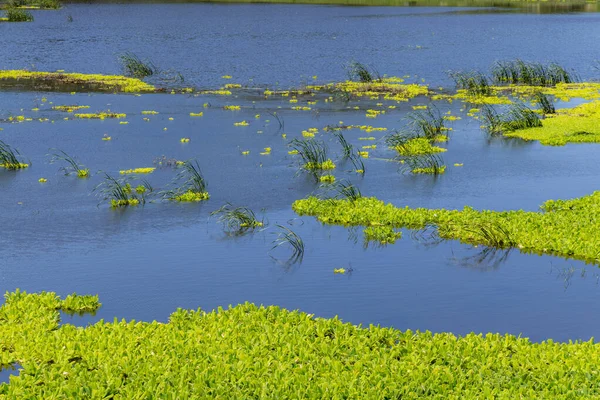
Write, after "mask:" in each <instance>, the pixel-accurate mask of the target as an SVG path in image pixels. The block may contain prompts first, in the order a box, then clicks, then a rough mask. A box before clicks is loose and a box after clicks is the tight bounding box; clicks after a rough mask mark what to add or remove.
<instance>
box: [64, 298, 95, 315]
mask: <svg viewBox="0 0 600 400" xmlns="http://www.w3.org/2000/svg"><path fill="white" fill-rule="evenodd" d="M100 306H101V303H100V299H99V298H98V295H95V296H92V295H85V296H79V295H77V294H75V293H73V294H70V295H68V296H67V297H65V299H64V300H63V301H62V302H61V305H60V309H61V310H62V311H64V312H66V313H69V314H75V313H77V314H84V313H94V312H96V311H97V310H98V309H99V308H100Z"/></svg>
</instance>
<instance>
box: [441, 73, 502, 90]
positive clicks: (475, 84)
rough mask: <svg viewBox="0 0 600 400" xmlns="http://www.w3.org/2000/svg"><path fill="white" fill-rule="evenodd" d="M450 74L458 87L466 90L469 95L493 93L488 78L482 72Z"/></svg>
mask: <svg viewBox="0 0 600 400" xmlns="http://www.w3.org/2000/svg"><path fill="white" fill-rule="evenodd" d="M449 75H450V77H451V78H452V79H453V80H454V82H455V83H456V88H457V89H463V90H466V91H467V93H468V94H469V95H472V96H489V95H490V94H492V88H491V87H490V84H489V82H488V78H487V77H486V76H485V75H484V74H482V73H481V72H478V71H470V72H451V73H450V74H449Z"/></svg>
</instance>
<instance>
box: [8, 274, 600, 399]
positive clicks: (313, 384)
mask: <svg viewBox="0 0 600 400" xmlns="http://www.w3.org/2000/svg"><path fill="white" fill-rule="evenodd" d="M335 272H337V273H344V272H346V270H345V269H343V268H338V269H337V271H335ZM5 298H6V302H5V303H4V304H3V305H2V307H1V308H0V337H2V346H1V347H0V360H2V361H1V363H2V366H4V367H8V366H10V365H12V364H16V363H18V364H19V369H20V371H19V374H18V375H17V376H11V377H10V383H2V384H0V393H1V395H2V396H4V397H6V398H30V399H34V398H35V399H48V398H82V397H95V395H96V394H97V397H98V398H101V397H107V398H108V397H114V398H124V399H137V398H151V397H155V396H156V394H157V393H160V394H161V395H162V396H165V397H176V398H202V397H206V398H223V399H249V398H307V399H308V398H310V399H321V398H335V399H338V398H340V399H341V398H353V399H358V398H361V399H375V398H382V399H383V398H425V397H431V398H485V397H489V396H497V397H499V398H506V399H515V398H579V397H596V396H598V395H599V389H598V385H597V383H596V380H595V379H593V377H594V376H595V375H597V373H598V367H597V359H598V357H600V350H599V347H598V345H597V344H595V343H594V341H593V340H590V341H588V342H581V341H575V342H569V343H558V342H554V341H552V340H548V341H544V342H541V343H532V342H530V341H529V339H527V338H522V337H515V336H512V335H500V334H487V335H481V334H475V333H470V334H467V335H466V336H455V335H453V334H451V333H436V334H433V333H431V332H428V331H427V332H419V331H411V330H407V331H404V332H403V331H399V330H396V329H392V328H383V327H379V326H375V325H370V326H369V327H367V328H363V327H360V326H354V325H352V324H348V323H343V322H342V321H341V320H339V319H338V318H332V319H325V318H315V316H313V315H311V314H306V313H302V312H300V311H288V310H285V309H282V308H279V307H276V306H269V307H264V306H260V307H259V306H256V305H253V304H250V303H245V304H240V305H237V306H235V307H230V308H228V309H222V308H219V309H217V310H214V311H211V312H205V311H202V310H200V309H198V310H183V309H178V310H177V311H175V312H174V313H172V314H171V315H170V317H169V319H168V322H167V323H160V322H156V321H154V322H140V321H126V320H118V319H116V318H115V320H114V321H111V322H105V321H100V322H97V323H96V324H94V325H90V326H86V327H75V326H73V325H71V324H68V323H64V324H61V321H60V312H59V311H58V310H61V309H62V307H63V305H64V302H65V301H66V300H64V301H63V300H61V299H60V298H59V297H58V296H57V295H56V294H54V293H39V294H26V293H25V292H20V291H16V292H13V293H7V294H6V295H5ZM83 303H84V304H85V302H83ZM98 306H99V304H98ZM590 377H592V378H590Z"/></svg>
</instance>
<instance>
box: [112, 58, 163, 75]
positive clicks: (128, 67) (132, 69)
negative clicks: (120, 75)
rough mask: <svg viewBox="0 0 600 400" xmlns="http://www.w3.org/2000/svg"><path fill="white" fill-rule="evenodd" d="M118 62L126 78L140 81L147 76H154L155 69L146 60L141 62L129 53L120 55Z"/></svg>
mask: <svg viewBox="0 0 600 400" xmlns="http://www.w3.org/2000/svg"><path fill="white" fill-rule="evenodd" d="M119 61H120V62H121V66H122V68H123V72H124V73H125V75H126V76H130V77H134V78H138V79H142V78H145V77H147V76H151V75H154V74H155V73H156V72H157V68H156V67H155V66H154V64H152V62H150V61H148V60H145V61H144V60H141V59H140V58H139V57H138V56H136V55H135V54H133V53H131V52H127V53H125V54H121V55H120V56H119Z"/></svg>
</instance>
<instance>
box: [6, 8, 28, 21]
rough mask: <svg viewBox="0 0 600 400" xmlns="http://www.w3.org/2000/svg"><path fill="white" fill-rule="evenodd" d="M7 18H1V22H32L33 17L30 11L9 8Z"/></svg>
mask: <svg viewBox="0 0 600 400" xmlns="http://www.w3.org/2000/svg"><path fill="white" fill-rule="evenodd" d="M4 12H5V17H4V18H0V22H32V21H33V15H31V13H30V12H29V11H26V10H23V9H20V8H16V7H11V8H7V9H6V10H5V11H4Z"/></svg>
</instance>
